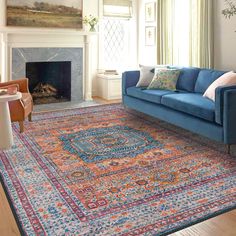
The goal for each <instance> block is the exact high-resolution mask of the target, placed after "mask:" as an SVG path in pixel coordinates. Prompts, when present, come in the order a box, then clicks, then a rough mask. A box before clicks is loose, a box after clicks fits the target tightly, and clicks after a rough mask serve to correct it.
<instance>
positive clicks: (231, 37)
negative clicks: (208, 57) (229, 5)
mask: <svg viewBox="0 0 236 236" xmlns="http://www.w3.org/2000/svg"><path fill="white" fill-rule="evenodd" d="M214 4H215V5H214V12H215V14H214V52H215V55H214V67H215V68H216V69H221V70H236V32H235V31H236V16H233V17H231V18H230V19H226V18H225V17H224V16H223V15H222V13H221V11H222V10H223V9H225V8H226V6H225V1H223V0H214Z"/></svg>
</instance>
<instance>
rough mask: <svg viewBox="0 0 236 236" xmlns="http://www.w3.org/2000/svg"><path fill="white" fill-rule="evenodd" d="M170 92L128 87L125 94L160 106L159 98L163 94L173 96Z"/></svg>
mask: <svg viewBox="0 0 236 236" xmlns="http://www.w3.org/2000/svg"><path fill="white" fill-rule="evenodd" d="M173 93H174V92H173V91H170V90H147V89H144V88H137V87H129V88H128V89H127V94H128V95H129V96H132V97H135V98H139V99H142V100H145V101H148V102H153V103H157V104H160V103H161V97H162V96H163V95H165V94H173Z"/></svg>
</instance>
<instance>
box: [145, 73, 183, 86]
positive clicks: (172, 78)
mask: <svg viewBox="0 0 236 236" xmlns="http://www.w3.org/2000/svg"><path fill="white" fill-rule="evenodd" d="M179 75H180V70H176V69H157V70H155V75H154V77H153V79H152V82H151V83H150V84H149V86H148V88H147V89H167V90H176V83H177V80H178V78H179Z"/></svg>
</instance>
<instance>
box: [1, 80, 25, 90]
mask: <svg viewBox="0 0 236 236" xmlns="http://www.w3.org/2000/svg"><path fill="white" fill-rule="evenodd" d="M28 83H29V82H28V79H27V78H22V79H18V80H12V81H9V82H4V83H0V87H6V86H9V85H15V84H18V86H19V91H20V92H22V93H29V88H28Z"/></svg>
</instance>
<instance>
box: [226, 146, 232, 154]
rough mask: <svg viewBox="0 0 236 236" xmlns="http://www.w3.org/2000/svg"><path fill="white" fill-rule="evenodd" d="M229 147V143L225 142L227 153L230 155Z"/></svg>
mask: <svg viewBox="0 0 236 236" xmlns="http://www.w3.org/2000/svg"><path fill="white" fill-rule="evenodd" d="M230 148H231V145H230V144H227V153H228V154H229V155H230Z"/></svg>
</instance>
